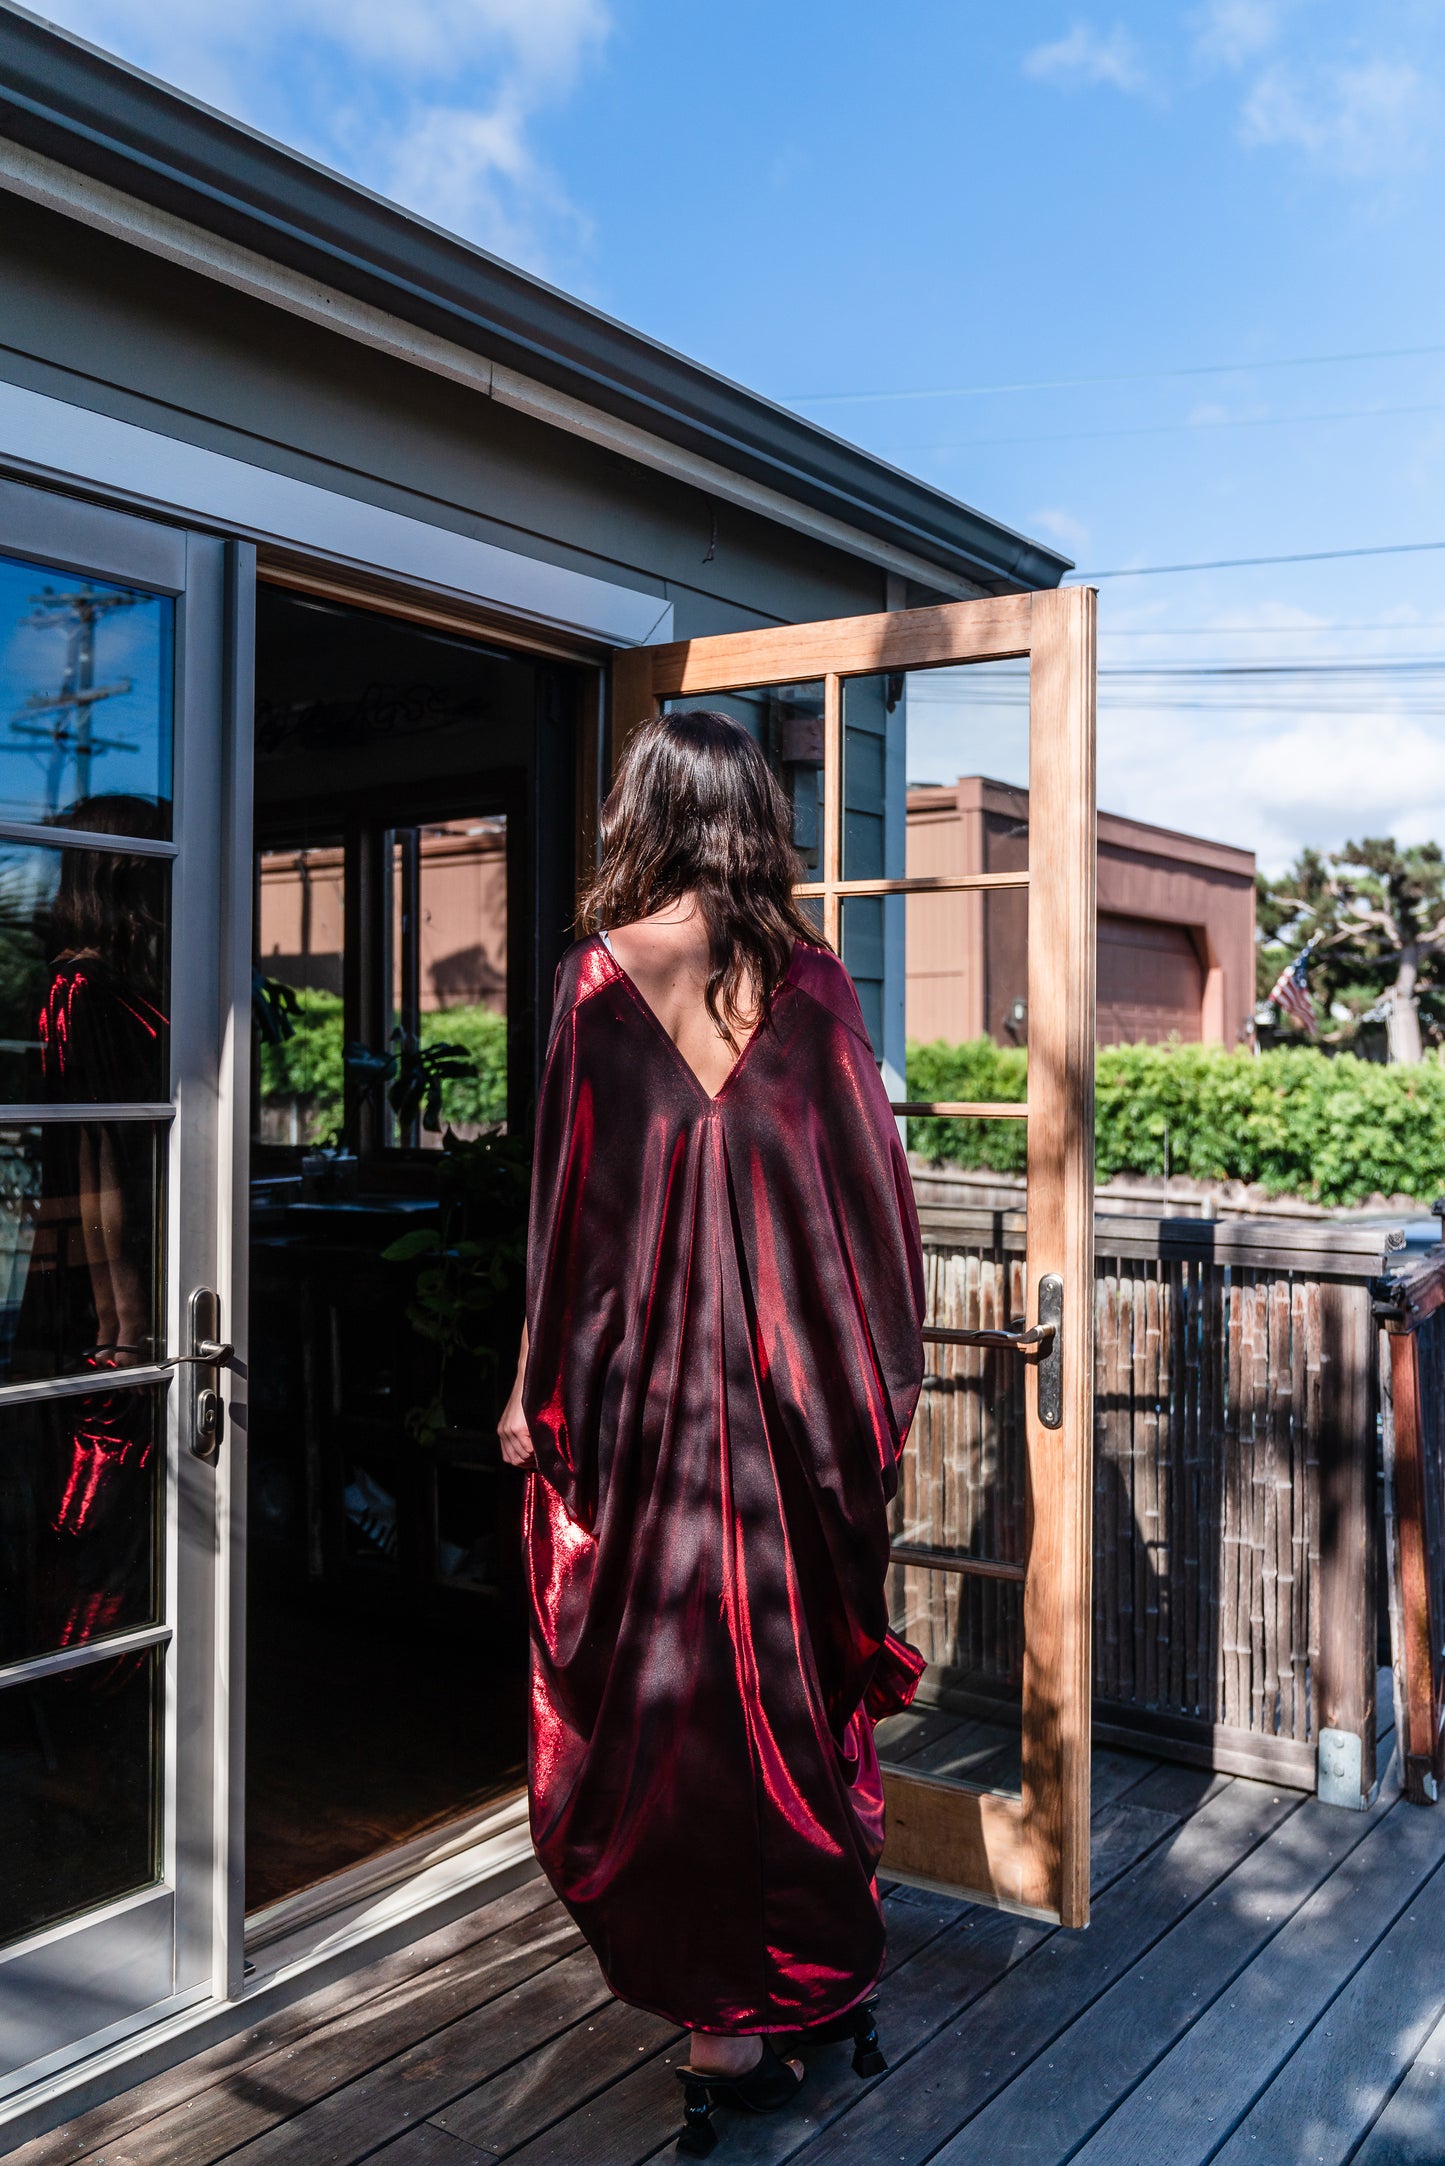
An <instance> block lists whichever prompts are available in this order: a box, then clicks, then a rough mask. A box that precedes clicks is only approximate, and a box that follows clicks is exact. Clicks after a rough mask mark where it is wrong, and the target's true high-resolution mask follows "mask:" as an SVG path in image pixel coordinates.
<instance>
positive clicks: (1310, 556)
mask: <svg viewBox="0 0 1445 2166" xmlns="http://www.w3.org/2000/svg"><path fill="white" fill-rule="evenodd" d="M1437 549H1445V541H1428V542H1382V543H1379V544H1377V545H1376V546H1375V547H1373V548H1369V549H1301V550H1298V551H1296V552H1295V554H1293V555H1292V556H1279V557H1212V558H1210V559H1209V560H1208V562H1206V563H1202V564H1121V565H1118V566H1115V567H1113V568H1111V569H1110V570H1109V571H1106V572H1075V573H1074V575H1073V577H1072V579H1071V580H1070V581H1068V582H1066V583H1067V584H1070V585H1073V586H1088V585H1090V584H1091V583H1092V582H1093V581H1094V580H1096V579H1155V578H1159V577H1161V576H1162V575H1163V574H1164V573H1166V572H1236V571H1247V570H1252V569H1254V568H1255V567H1256V566H1258V565H1264V564H1337V563H1339V562H1340V561H1341V560H1342V559H1343V558H1345V557H1408V556H1419V555H1421V554H1423V553H1425V552H1428V551H1430V550H1437Z"/></svg>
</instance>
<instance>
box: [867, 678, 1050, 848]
mask: <svg viewBox="0 0 1445 2166" xmlns="http://www.w3.org/2000/svg"><path fill="white" fill-rule="evenodd" d="M1028 780H1029V665H1028V662H1027V660H1026V659H1023V660H1019V661H1008V662H968V663H963V664H960V665H959V666H957V667H956V668H952V669H922V670H909V671H907V672H906V673H904V672H901V671H900V672H898V673H897V674H894V675H889V676H874V677H850V678H849V679H848V680H847V681H846V682H845V684H844V686H843V808H844V817H843V877H844V879H845V880H878V879H897V878H898V877H899V876H900V875H901V874H903V873H905V872H907V873H910V874H915V875H916V874H921V873H962V872H1018V871H1022V870H1024V869H1026V868H1027V865H1028Z"/></svg>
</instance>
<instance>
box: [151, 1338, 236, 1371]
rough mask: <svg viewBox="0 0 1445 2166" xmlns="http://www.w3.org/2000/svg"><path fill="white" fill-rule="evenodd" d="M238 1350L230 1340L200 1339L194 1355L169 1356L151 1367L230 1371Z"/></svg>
mask: <svg viewBox="0 0 1445 2166" xmlns="http://www.w3.org/2000/svg"><path fill="white" fill-rule="evenodd" d="M235 1358H236V1349H235V1347H234V1346H232V1344H231V1342H230V1340H229V1339H198V1340H197V1341H196V1349H195V1352H194V1353H192V1354H167V1355H165V1357H164V1358H163V1359H162V1360H160V1361H157V1362H153V1363H152V1364H151V1366H152V1367H153V1368H157V1369H187V1368H196V1369H229V1368H230V1367H231V1365H232V1363H233V1362H234V1360H235Z"/></svg>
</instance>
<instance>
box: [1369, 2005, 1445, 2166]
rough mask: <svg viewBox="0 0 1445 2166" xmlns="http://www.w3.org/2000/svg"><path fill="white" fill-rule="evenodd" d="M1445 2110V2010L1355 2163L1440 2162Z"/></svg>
mask: <svg viewBox="0 0 1445 2166" xmlns="http://www.w3.org/2000/svg"><path fill="white" fill-rule="evenodd" d="M1442 2114H1445V2016H1442V2017H1441V2019H1440V2021H1439V2022H1438V2023H1437V2024H1436V2025H1435V2028H1434V2030H1433V2031H1432V2032H1431V2033H1430V2036H1429V2037H1428V2038H1427V2039H1426V2040H1425V2043H1424V2045H1423V2046H1422V2047H1421V2048H1420V2051H1419V2052H1418V2053H1417V2054H1416V2056H1415V2060H1414V2063H1413V2064H1412V2066H1411V2067H1410V2069H1409V2071H1408V2073H1407V2074H1406V2076H1405V2079H1404V2081H1403V2082H1402V2083H1401V2084H1400V2086H1399V2088H1398V2089H1397V2090H1396V2092H1395V2094H1394V2096H1393V2097H1392V2098H1391V2099H1390V2101H1389V2103H1388V2105H1387V2106H1386V2107H1385V2109H1384V2111H1383V2112H1382V2113H1381V2114H1380V2116H1379V2118H1378V2119H1377V2120H1376V2122H1375V2125H1374V2127H1373V2128H1372V2129H1371V2130H1370V2133H1369V2135H1368V2136H1367V2137H1366V2138H1365V2140H1364V2142H1363V2143H1362V2144H1361V2145H1360V2148H1359V2150H1358V2151H1356V2153H1355V2155H1354V2158H1353V2159H1352V2160H1351V2162H1350V2166H1440V2129H1441V2126H1442V2120H1441V2116H1442Z"/></svg>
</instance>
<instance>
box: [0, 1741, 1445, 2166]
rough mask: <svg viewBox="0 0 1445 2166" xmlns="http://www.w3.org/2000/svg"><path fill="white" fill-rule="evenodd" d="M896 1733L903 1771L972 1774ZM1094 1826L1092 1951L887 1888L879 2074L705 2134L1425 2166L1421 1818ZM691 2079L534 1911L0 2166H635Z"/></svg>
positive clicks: (1435, 2070)
mask: <svg viewBox="0 0 1445 2166" xmlns="http://www.w3.org/2000/svg"><path fill="white" fill-rule="evenodd" d="M1382 1712H1383V1709H1382ZM901 1721H902V1722H906V1723H908V1724H909V1725H911V1726H910V1727H908V1728H907V1729H903V1728H901V1727H899V1728H897V1729H896V1730H895V1738H896V1740H897V1741H898V1746H899V1749H900V1750H902V1749H910V1750H911V1752H912V1757H913V1759H914V1764H920V1763H921V1761H922V1760H923V1758H924V1756H928V1757H932V1758H939V1759H945V1758H947V1757H948V1756H949V1755H950V1753H951V1754H952V1755H953V1756H955V1757H959V1756H962V1755H963V1754H966V1753H967V1752H968V1751H970V1750H971V1749H973V1747H974V1746H978V1747H984V1746H989V1747H991V1746H992V1744H993V1742H994V1741H993V1740H991V1739H989V1738H988V1737H987V1736H986V1734H984V1733H983V1731H982V1729H981V1726H979V1725H976V1724H973V1723H970V1722H968V1721H965V1720H963V1719H961V1718H958V1717H955V1716H948V1717H947V1718H946V1719H943V1717H942V1711H941V1710H935V1709H927V1710H922V1711H921V1712H920V1713H919V1714H918V1715H916V1716H911V1717H907V1718H901ZM1093 1802H1094V1813H1093V1822H1092V1826H1093V1849H1094V1857H1093V1877H1094V1885H1095V1890H1096V1896H1095V1905H1094V1922H1093V1924H1092V1925H1091V1927H1090V1928H1089V1930H1088V1931H1087V1932H1086V1933H1081V1934H1074V1933H1066V1932H1062V1931H1058V1930H1055V1929H1051V1928H1050V1927H1048V1926H1046V1925H1044V1924H1041V1923H1039V1922H1037V1921H1033V1920H1029V1919H1024V1918H1018V1917H1013V1916H1010V1915H1008V1914H1006V1913H1004V1912H1001V1911H994V1910H987V1909H983V1908H980V1907H978V1906H976V1905H971V1904H967V1903H963V1902H959V1901H956V1900H954V1899H951V1898H949V1897H947V1896H944V1895H940V1894H937V1893H934V1892H930V1891H927V1890H920V1889H914V1888H908V1887H903V1886H897V1885H894V1886H888V1885H886V1884H885V1888H884V1896H885V1915H886V1917H887V1920H888V1925H889V1958H888V1970H887V1974H886V1977H885V1981H884V1986H883V2006H882V2011H881V2018H880V2020H881V2026H882V2032H883V2043H884V2047H885V2050H886V2051H887V2053H888V2055H889V2058H890V2062H891V2067H890V2069H889V2072H888V2073H887V2074H886V2075H884V2076H882V2077H879V2078H875V2079H873V2080H871V2081H869V2082H866V2083H860V2081H859V2080H858V2078H857V2077H856V2076H855V2075H854V2074H853V2071H852V2067H851V2061H850V2051H849V2048H848V2047H847V2046H846V2045H842V2044H834V2045H814V2046H805V2047H804V2048H803V2049H802V2050H803V2055H804V2059H805V2060H806V2062H807V2066H808V2080H807V2083H806V2085H805V2087H804V2089H803V2091H802V2092H801V2093H800V2094H799V2097H798V2100H797V2102H796V2104H795V2105H794V2106H792V2107H790V2108H789V2109H787V2110H786V2111H785V2112H783V2113H781V2114H778V2115H774V2116H769V2117H766V2118H763V2117H751V2116H749V2117H742V2116H732V2117H723V2116H720V2117H719V2122H720V2128H719V2132H720V2134H721V2136H722V2139H723V2143H724V2145H725V2147H726V2148H725V2150H724V2151H722V2152H720V2153H719V2156H720V2157H725V2158H726V2159H727V2161H728V2166H785V2162H786V2166H924V2162H925V2161H929V2162H933V2166H964V2162H965V2161H967V2162H969V2166H973V2162H974V2161H977V2160H979V2159H983V2160H992V2159H996V2160H998V2161H1000V2162H1002V2161H1005V2160H1007V2161H1008V2162H1009V2166H1029V2162H1031V2166H1064V2162H1065V2161H1066V2160H1067V2161H1075V2162H1077V2166H1157V2162H1158V2161H1161V2160H1164V2159H1167V2160H1168V2161H1169V2166H1176V2162H1177V2166H1204V2161H1206V2160H1209V2161H1217V2162H1218V2166H1245V2162H1246V2161H1258V2160H1266V2161H1268V2162H1270V2166H1273V2162H1274V2161H1276V2160H1278V2161H1280V2162H1281V2166H1292V2162H1293V2161H1295V2160H1299V2161H1300V2162H1301V2166H1305V2162H1308V2166H1316V2162H1317V2161H1324V2162H1330V2166H1336V2162H1337V2166H1346V2161H1350V2162H1352V2166H1426V2162H1427V2161H1428V2162H1429V2166H1440V2161H1441V2159H1442V2158H1445V2140H1442V2138H1441V2136H1440V2128H1441V2125H1442V2116H1445V1964H1442V1962H1441V1960H1440V1957H1439V1950H1440V1948H1441V1946H1442V1944H1445V1808H1440V1809H1438V1810H1423V1809H1421V1808H1417V1807H1414V1806H1411V1805H1408V1804H1406V1803H1405V1802H1404V1801H1403V1800H1401V1799H1400V1798H1399V1797H1398V1795H1397V1785H1396V1784H1395V1783H1394V1779H1393V1777H1392V1778H1391V1782H1390V1784H1388V1785H1387V1786H1386V1788H1385V1789H1384V1790H1383V1791H1382V1794H1381V1796H1380V1798H1379V1800H1378V1801H1377V1803H1376V1804H1375V1806H1374V1807H1372V1809H1371V1810H1370V1811H1369V1812H1367V1813H1360V1814H1356V1813H1347V1812H1341V1811H1337V1810H1334V1809H1332V1808H1330V1807H1327V1806H1322V1805H1320V1804H1319V1803H1318V1802H1317V1801H1316V1800H1314V1799H1312V1798H1308V1797H1306V1796H1304V1795H1302V1794H1301V1793H1300V1792H1298V1791H1292V1790H1286V1789H1283V1788H1280V1787H1275V1786H1272V1785H1270V1784H1267V1783H1262V1782H1254V1781H1247V1780H1243V1779H1232V1778H1230V1777H1227V1776H1211V1775H1207V1774H1202V1773H1200V1772H1198V1771H1196V1770H1193V1769H1188V1768H1182V1767H1177V1766H1171V1765H1168V1764H1161V1763H1157V1762H1152V1761H1150V1760H1149V1759H1148V1758H1147V1757H1146V1756H1144V1755H1143V1754H1138V1753H1133V1752H1125V1751H1120V1752H1112V1751H1111V1752H1101V1753H1099V1754H1097V1755H1096V1757H1095V1767H1094V1791H1093ZM684 2054H685V2036H684V2035H683V2034H681V2033H679V2032H678V2031H677V2029H676V2028H675V2026H673V2025H672V2024H670V2023H668V2022H666V2021H664V2020H663V2019H661V2018H660V2017H656V2016H652V2015H648V2014H646V2013H644V2012H643V2011H640V2010H637V2009H633V2008H629V2007H627V2006H625V2005H623V2004H622V2003H620V2002H617V2001H614V2000H612V1999H611V1997H610V1996H609V1994H608V1993H607V1990H606V1987H605V1985H604V1983H603V1981H602V1978H601V1974H600V1972H599V1971H598V1969H597V1966H596V1964H595V1961H594V1960H593V1958H592V1956H591V1954H590V1951H588V1950H587V1949H586V1948H585V1947H583V1946H582V1945H581V1944H580V1942H579V1940H578V1936H577V1934H576V1932H575V1929H574V1928H573V1927H572V1925H571V1923H570V1921H569V1920H568V1919H567V1918H566V1916H565V1914H564V1913H563V1912H562V1911H561V1910H560V1907H559V1906H558V1905H557V1904H556V1903H555V1902H554V1901H553V1900H552V1899H551V1897H550V1894H549V1892H548V1891H547V1890H546V1888H545V1887H544V1886H543V1885H542V1884H541V1883H540V1882H532V1883H529V1884H528V1885H527V1886H526V1887H523V1888H521V1889H516V1890H513V1891H511V1893H510V1894H508V1895H506V1896H503V1897H501V1898H499V1899H497V1900H496V1901H495V1902H493V1903H490V1904H487V1905H485V1906H482V1907H480V1908H479V1909H478V1910H477V1911H475V1912H474V1913H472V1915H471V1916H470V1917H469V1918H465V1919H461V1920H458V1921H457V1922H456V1923H455V1924H454V1925H451V1926H448V1927H446V1928H443V1929H442V1930H441V1931H439V1932H437V1933H435V1934H433V1935H431V1936H429V1937H428V1938H427V1939H426V1940H424V1941H421V1942H418V1943H417V1944H416V1945H415V1946H414V1947H412V1948H410V1949H405V1950H402V1951H399V1952H398V1953H397V1954H395V1955H392V1956H389V1957H387V1958H385V1959H383V1960H381V1961H379V1962H377V1963H376V1964H373V1965H371V1966H369V1967H368V1968H367V1969H366V1970H364V1971H362V1972H360V1973H358V1974H356V1975H355V1976H353V1977H352V1978H350V1979H347V1980H343V1981H341V1982H339V1983H338V1984H335V1985H332V1986H330V1987H327V1988H326V1989H325V1990H324V1991H322V1992H320V1993H317V1994H315V1995H313V1996H312V1997H311V1998H310V1999H309V2000H307V2001H304V2002H300V2003H297V2004H296V2005H295V2006H293V2007H291V2008H288V2009H285V2010H282V2011H280V2012H279V2013H278V2014H277V2015H275V2016H274V2017H272V2018H270V2019H268V2020H267V2021H265V2022H261V2023H257V2024H255V2025H254V2026H253V2027H252V2028H251V2029H249V2030H247V2031H245V2032H242V2033H240V2034H238V2035H237V2036H236V2037H235V2038H232V2039H230V2040H228V2041H226V2042H224V2043H223V2044H221V2045H218V2046H216V2047H213V2048H211V2049H209V2050H208V2051H207V2052H206V2053H204V2054H200V2055H197V2056H196V2057H195V2058H194V2059H193V2060H191V2061H190V2062H187V2063H186V2064H184V2065H183V2066H182V2067H180V2068H177V2069H174V2070H171V2071H170V2072H169V2073H167V2074H165V2075H162V2076H158V2077H155V2078H153V2079H151V2080H150V2081H149V2082H147V2083H145V2084H141V2085H139V2086H137V2087H136V2089H135V2090H133V2091H132V2092H131V2093H129V2094H127V2095H126V2096H125V2097H123V2098H120V2099H116V2100H114V2101H112V2102H111V2103H110V2104H108V2105H106V2106H104V2107H98V2108H96V2109H95V2110H94V2111H92V2112H91V2113H89V2114H86V2115H84V2116H82V2117H80V2118H79V2119H78V2120H76V2121H74V2122H72V2123H71V2124H70V2125H69V2126H68V2127H67V2128H65V2129H61V2130H56V2131H55V2132H54V2133H53V2134H52V2135H50V2136H46V2137H42V2138H39V2139H37V2140H36V2141H34V2142H32V2143H29V2144H26V2145H24V2146H22V2147H21V2148H20V2149H19V2150H17V2151H15V2152H13V2153H12V2154H10V2161H9V2166H82V2162H86V2166H221V2162H222V2161H226V2162H235V2166H361V2162H362V2161H366V2162H368V2166H371V2162H373V2161H375V2162H379V2166H503V2162H505V2166H644V2162H645V2161H649V2160H657V2159H659V2158H663V2157H665V2158H668V2159H669V2160H670V2158H671V2156H672V2142H673V2139H674V2137H675V2135H676V2133H677V2130H678V2127H679V2123H680V2111H681V2093H680V2087H679V2085H678V2082H677V2077H676V2073H675V2071H676V2067H677V2065H678V2063H679V2061H680V2060H681V2059H682V2058H683V2057H684Z"/></svg>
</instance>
